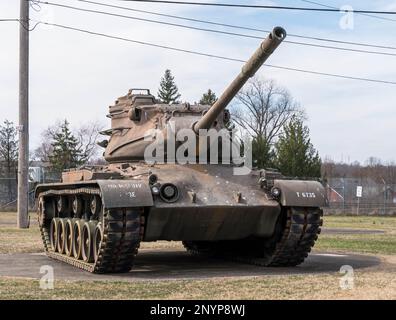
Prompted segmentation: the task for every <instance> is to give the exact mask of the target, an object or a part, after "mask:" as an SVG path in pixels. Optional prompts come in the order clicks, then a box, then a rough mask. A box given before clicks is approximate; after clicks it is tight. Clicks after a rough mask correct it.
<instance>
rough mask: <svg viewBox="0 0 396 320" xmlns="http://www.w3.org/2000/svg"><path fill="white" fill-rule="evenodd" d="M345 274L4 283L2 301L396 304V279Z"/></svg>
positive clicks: (1, 282)
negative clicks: (350, 281) (344, 284)
mask: <svg viewBox="0 0 396 320" xmlns="http://www.w3.org/2000/svg"><path fill="white" fill-rule="evenodd" d="M340 277H341V275H340V274H312V275H298V276H296V275H294V276H263V277H249V278H228V279H227V278H216V279H208V280H172V281H136V282H133V283H130V282H106V281H87V282H71V281H56V282H55V283H54V290H41V289H40V287H39V281H37V280H19V279H0V298H1V299H62V300H63V299H73V300H74V299H75V300H86V299H106V300H107V299H192V300H198V299H396V282H395V274H394V273H393V274H392V273H389V272H373V271H371V272H367V271H366V272H357V273H355V280H354V288H353V289H349V290H343V289H341V288H340V285H339V281H340Z"/></svg>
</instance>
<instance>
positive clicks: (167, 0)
mask: <svg viewBox="0 0 396 320" xmlns="http://www.w3.org/2000/svg"><path fill="white" fill-rule="evenodd" d="M121 1H130V2H151V3H160V4H182V5H195V6H214V7H231V8H252V9H277V10H297V11H319V12H343V13H348V12H351V11H350V10H344V9H337V8H336V9H333V8H323V9H319V8H310V7H290V6H272V5H256V4H232V3H209V2H191V1H170V0H121ZM353 12H354V13H374V14H391V15H395V14H396V11H375V10H353Z"/></svg>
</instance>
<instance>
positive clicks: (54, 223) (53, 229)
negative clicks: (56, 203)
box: [50, 218, 59, 252]
mask: <svg viewBox="0 0 396 320" xmlns="http://www.w3.org/2000/svg"><path fill="white" fill-rule="evenodd" d="M58 222H59V218H53V219H52V220H51V225H50V243H51V249H52V251H55V252H57V251H58V247H57V245H58Z"/></svg>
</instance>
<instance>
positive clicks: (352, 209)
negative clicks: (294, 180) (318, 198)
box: [325, 178, 396, 215]
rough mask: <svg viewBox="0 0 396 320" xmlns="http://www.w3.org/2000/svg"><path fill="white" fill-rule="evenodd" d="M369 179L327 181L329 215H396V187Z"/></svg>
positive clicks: (327, 211) (334, 179)
mask: <svg viewBox="0 0 396 320" xmlns="http://www.w3.org/2000/svg"><path fill="white" fill-rule="evenodd" d="M381 180H382V181H381V183H379V182H376V181H374V180H372V179H369V178H362V179H354V178H333V179H329V180H328V181H327V196H328V199H329V207H328V208H326V209H325V212H326V213H327V214H348V215H396V185H394V184H387V182H386V181H385V180H384V179H381Z"/></svg>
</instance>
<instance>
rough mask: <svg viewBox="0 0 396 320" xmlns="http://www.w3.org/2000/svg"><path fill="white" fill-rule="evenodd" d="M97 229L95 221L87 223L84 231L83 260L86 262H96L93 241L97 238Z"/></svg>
mask: <svg viewBox="0 0 396 320" xmlns="http://www.w3.org/2000/svg"><path fill="white" fill-rule="evenodd" d="M95 227H96V223H95V222H93V221H89V222H85V223H84V226H83V229H82V247H81V253H82V259H83V260H84V261H85V262H93V261H94V253H93V243H94V241H93V239H94V236H95Z"/></svg>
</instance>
